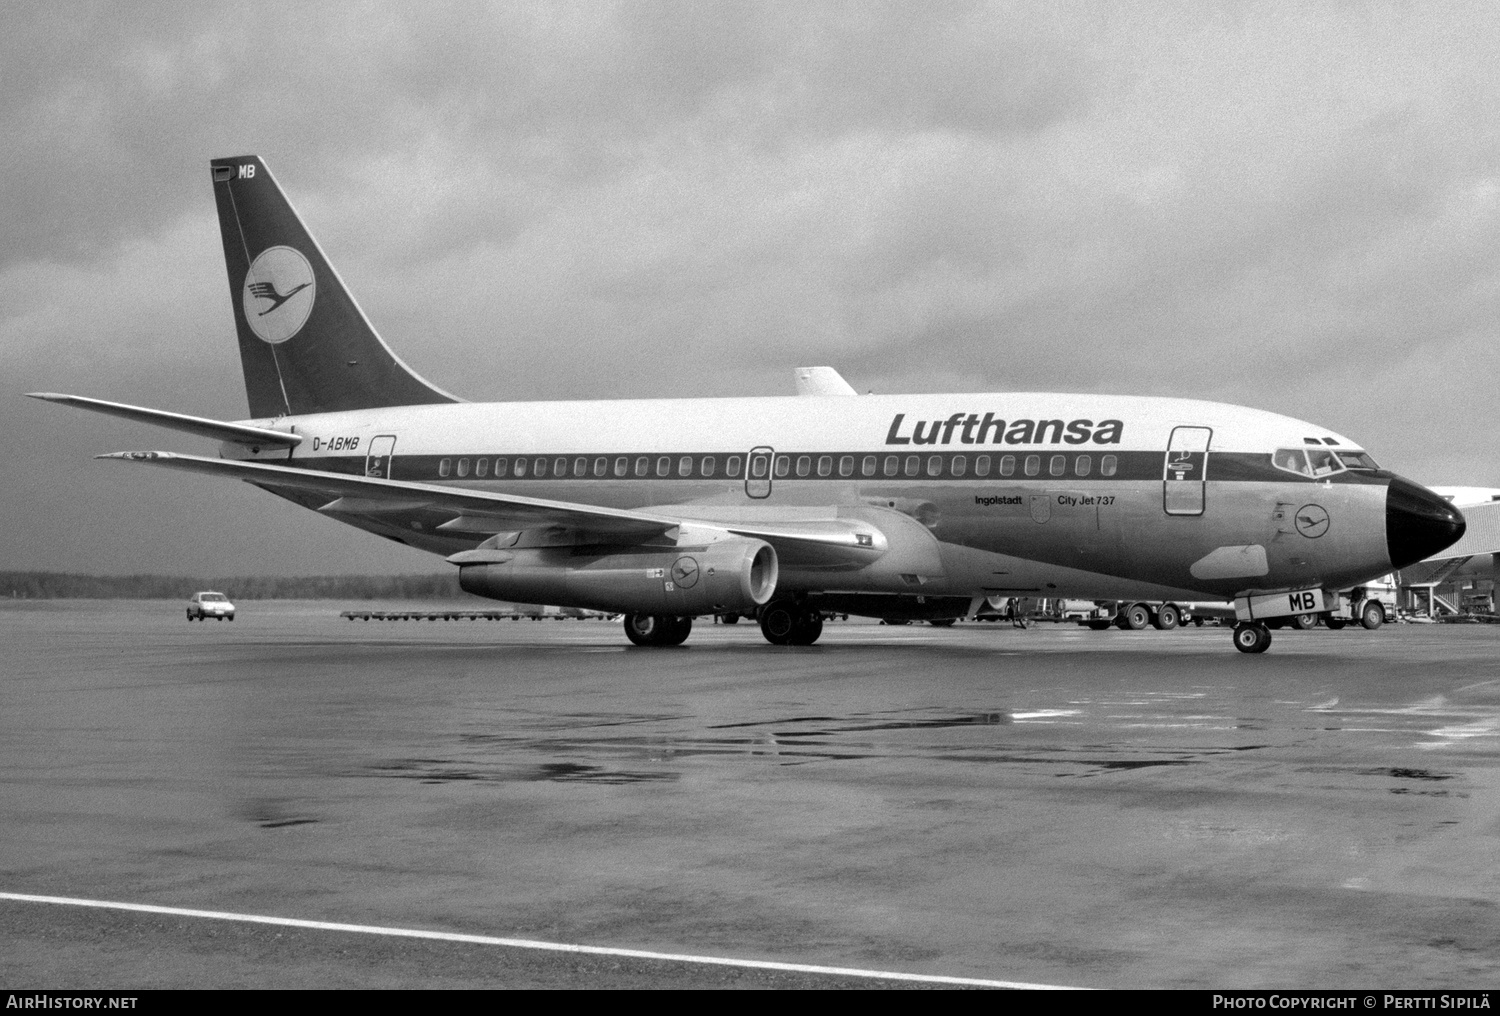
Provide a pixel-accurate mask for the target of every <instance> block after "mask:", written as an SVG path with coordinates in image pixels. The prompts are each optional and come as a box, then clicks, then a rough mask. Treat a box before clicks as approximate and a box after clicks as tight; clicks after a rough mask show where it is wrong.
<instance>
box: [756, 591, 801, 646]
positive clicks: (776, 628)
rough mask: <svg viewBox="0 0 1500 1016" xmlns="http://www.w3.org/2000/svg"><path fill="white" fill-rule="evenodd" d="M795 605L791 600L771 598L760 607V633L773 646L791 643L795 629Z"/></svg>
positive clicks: (796, 613) (796, 612)
mask: <svg viewBox="0 0 1500 1016" xmlns="http://www.w3.org/2000/svg"><path fill="white" fill-rule="evenodd" d="M798 613H799V612H798V610H797V605H796V604H795V603H793V602H792V601H791V600H772V601H771V602H770V603H768V604H766V605H765V606H764V607H762V608H760V633H761V634H762V635H764V636H765V637H766V641H767V642H769V643H771V645H773V646H789V645H791V644H792V633H793V632H795V631H796V630H797V616H798Z"/></svg>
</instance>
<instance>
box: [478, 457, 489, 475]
mask: <svg viewBox="0 0 1500 1016" xmlns="http://www.w3.org/2000/svg"><path fill="white" fill-rule="evenodd" d="M489 471H490V460H489V459H475V460H474V475H475V476H483V475H484V474H485V473H488V472H489Z"/></svg>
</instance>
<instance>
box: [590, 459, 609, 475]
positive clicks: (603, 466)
mask: <svg viewBox="0 0 1500 1016" xmlns="http://www.w3.org/2000/svg"><path fill="white" fill-rule="evenodd" d="M607 472H609V459H606V458H605V457H604V456H602V455H601V456H599V457H598V458H597V459H595V460H594V475H595V476H603V475H604V474H605V473H607Z"/></svg>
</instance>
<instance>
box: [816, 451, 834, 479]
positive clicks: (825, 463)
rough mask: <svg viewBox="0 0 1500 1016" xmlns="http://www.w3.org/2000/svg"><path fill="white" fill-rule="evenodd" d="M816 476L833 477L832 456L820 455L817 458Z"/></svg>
mask: <svg viewBox="0 0 1500 1016" xmlns="http://www.w3.org/2000/svg"><path fill="white" fill-rule="evenodd" d="M818 475H819V476H832V475H833V456H832V455H820V456H818Z"/></svg>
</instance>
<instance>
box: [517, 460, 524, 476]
mask: <svg viewBox="0 0 1500 1016" xmlns="http://www.w3.org/2000/svg"><path fill="white" fill-rule="evenodd" d="M516 475H517V476H525V475H526V460H525V459H516Z"/></svg>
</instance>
